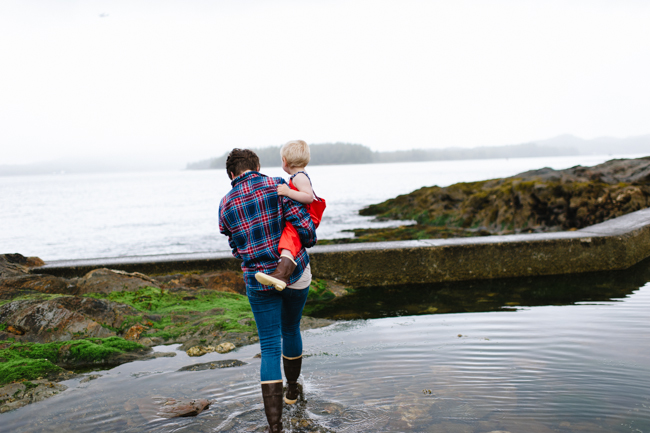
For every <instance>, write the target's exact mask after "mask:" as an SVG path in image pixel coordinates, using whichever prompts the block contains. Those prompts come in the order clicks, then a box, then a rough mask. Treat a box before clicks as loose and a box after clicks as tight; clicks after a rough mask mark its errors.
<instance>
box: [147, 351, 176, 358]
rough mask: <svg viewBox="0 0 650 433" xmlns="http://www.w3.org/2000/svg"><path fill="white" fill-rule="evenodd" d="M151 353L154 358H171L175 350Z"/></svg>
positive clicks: (174, 354)
mask: <svg viewBox="0 0 650 433" xmlns="http://www.w3.org/2000/svg"><path fill="white" fill-rule="evenodd" d="M152 355H153V357H154V358H173V357H174V356H176V352H154V353H153V354H152Z"/></svg>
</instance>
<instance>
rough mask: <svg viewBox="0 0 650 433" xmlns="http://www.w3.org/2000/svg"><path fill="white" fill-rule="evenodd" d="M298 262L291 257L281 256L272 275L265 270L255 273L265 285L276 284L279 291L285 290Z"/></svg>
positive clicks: (257, 278)
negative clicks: (264, 271)
mask: <svg viewBox="0 0 650 433" xmlns="http://www.w3.org/2000/svg"><path fill="white" fill-rule="evenodd" d="M283 259H284V260H283ZM296 266H298V264H297V263H296V262H294V261H293V259H291V257H287V256H280V260H278V267H277V268H275V271H273V273H271V274H270V275H267V274H265V273H263V272H258V273H256V274H255V279H256V280H257V281H259V282H260V283H261V284H264V285H265V286H274V287H275V288H276V289H277V290H278V291H282V290H284V288H285V287H287V284H289V278H290V277H291V274H293V271H294V270H295V269H296Z"/></svg>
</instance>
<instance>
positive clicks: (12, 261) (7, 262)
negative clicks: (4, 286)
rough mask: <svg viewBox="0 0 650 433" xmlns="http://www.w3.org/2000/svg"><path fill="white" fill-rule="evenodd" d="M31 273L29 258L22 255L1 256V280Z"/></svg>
mask: <svg viewBox="0 0 650 433" xmlns="http://www.w3.org/2000/svg"><path fill="white" fill-rule="evenodd" d="M28 273H29V267H28V266H27V257H25V256H23V255H22V254H0V278H6V277H14V276H18V275H25V274H28Z"/></svg>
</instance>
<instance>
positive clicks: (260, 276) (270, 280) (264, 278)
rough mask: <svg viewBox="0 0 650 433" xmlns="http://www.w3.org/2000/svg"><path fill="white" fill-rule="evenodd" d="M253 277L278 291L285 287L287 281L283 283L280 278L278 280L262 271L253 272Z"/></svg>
mask: <svg viewBox="0 0 650 433" xmlns="http://www.w3.org/2000/svg"><path fill="white" fill-rule="evenodd" d="M255 279H256V280H257V281H258V282H259V283H261V284H264V285H265V286H273V287H275V289H276V290H278V291H280V292H281V291H283V290H284V288H285V287H287V283H285V282H284V281H282V280H279V279H277V278H275V277H272V276H270V275H267V274H265V273H263V272H258V273H256V274H255Z"/></svg>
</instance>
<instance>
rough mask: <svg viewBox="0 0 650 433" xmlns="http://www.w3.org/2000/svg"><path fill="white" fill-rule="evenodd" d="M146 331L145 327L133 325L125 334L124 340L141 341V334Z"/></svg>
mask: <svg viewBox="0 0 650 433" xmlns="http://www.w3.org/2000/svg"><path fill="white" fill-rule="evenodd" d="M144 330H145V327H144V326H142V325H133V326H131V327H130V328H129V329H128V330H127V331H126V332H125V333H124V339H125V340H131V341H136V340H138V339H140V334H142V333H143V332H144Z"/></svg>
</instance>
